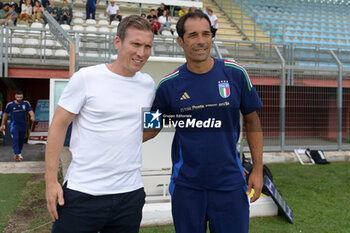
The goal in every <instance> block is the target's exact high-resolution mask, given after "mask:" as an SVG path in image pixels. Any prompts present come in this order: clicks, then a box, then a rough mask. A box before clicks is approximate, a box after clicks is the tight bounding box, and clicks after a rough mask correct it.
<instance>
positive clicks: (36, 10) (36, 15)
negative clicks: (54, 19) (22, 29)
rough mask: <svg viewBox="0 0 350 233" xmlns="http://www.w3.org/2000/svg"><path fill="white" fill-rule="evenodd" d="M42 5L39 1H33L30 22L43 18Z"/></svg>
mask: <svg viewBox="0 0 350 233" xmlns="http://www.w3.org/2000/svg"><path fill="white" fill-rule="evenodd" d="M44 11H45V9H44V7H42V6H41V3H40V1H35V3H34V7H33V14H32V22H36V21H41V20H43V18H44Z"/></svg>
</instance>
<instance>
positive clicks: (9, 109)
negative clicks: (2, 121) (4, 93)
mask: <svg viewBox="0 0 350 233" xmlns="http://www.w3.org/2000/svg"><path fill="white" fill-rule="evenodd" d="M10 105H11V104H10V103H9V104H7V105H6V108H5V111H4V112H5V113H6V114H9V113H10V112H11V107H10Z"/></svg>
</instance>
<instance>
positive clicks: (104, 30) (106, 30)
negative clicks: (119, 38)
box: [98, 27, 110, 33]
mask: <svg viewBox="0 0 350 233" xmlns="http://www.w3.org/2000/svg"><path fill="white" fill-rule="evenodd" d="M98 31H99V32H107V33H110V30H109V28H108V27H100V28H99V29H98Z"/></svg>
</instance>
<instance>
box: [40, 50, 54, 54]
mask: <svg viewBox="0 0 350 233" xmlns="http://www.w3.org/2000/svg"><path fill="white" fill-rule="evenodd" d="M41 52H42V55H46V56H52V55H53V52H52V50H51V49H43V50H41Z"/></svg>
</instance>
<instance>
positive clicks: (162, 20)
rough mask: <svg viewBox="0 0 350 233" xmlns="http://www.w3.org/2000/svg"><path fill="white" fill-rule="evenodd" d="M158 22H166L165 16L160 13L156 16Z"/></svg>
mask: <svg viewBox="0 0 350 233" xmlns="http://www.w3.org/2000/svg"><path fill="white" fill-rule="evenodd" d="M158 22H159V23H161V24H165V23H166V17H165V16H163V15H161V16H159V17H158Z"/></svg>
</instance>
